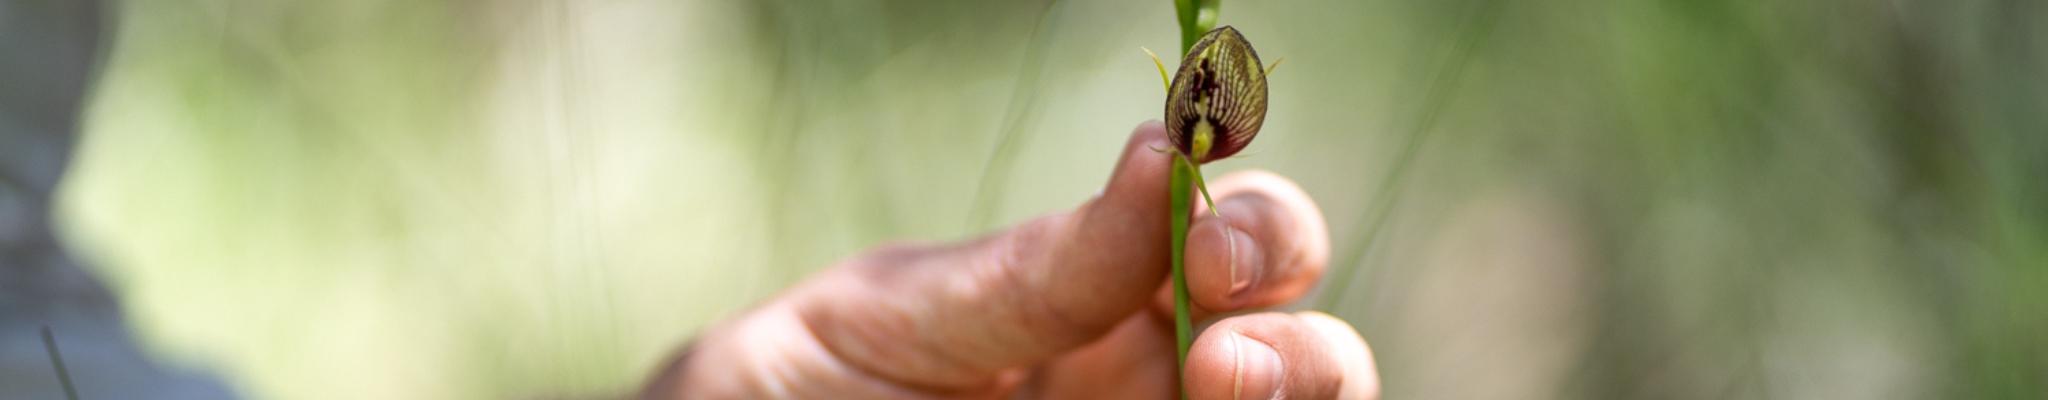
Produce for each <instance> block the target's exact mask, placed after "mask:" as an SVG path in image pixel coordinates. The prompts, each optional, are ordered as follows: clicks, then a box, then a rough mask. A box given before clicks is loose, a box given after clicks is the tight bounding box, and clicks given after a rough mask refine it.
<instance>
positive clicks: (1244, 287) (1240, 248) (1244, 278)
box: [1223, 227, 1266, 299]
mask: <svg viewBox="0 0 2048 400" xmlns="http://www.w3.org/2000/svg"><path fill="white" fill-rule="evenodd" d="M1223 237H1224V239H1225V241H1226V242H1227V243H1229V245H1230V298H1232V299H1237V298H1238V297H1240V296H1242V295H1244V294H1245V293H1250V292H1251V291H1252V290H1251V289H1252V288H1253V287H1256V286H1258V285H1259V278H1260V275H1264V274H1265V270H1266V269H1265V268H1264V267H1263V266H1261V265H1259V264H1260V263H1261V262H1262V260H1263V259H1264V256H1263V255H1262V254H1261V253H1260V251H1259V246H1258V245H1256V244H1254V243H1256V242H1253V241H1252V235H1251V234H1249V233H1245V232H1244V231H1242V230H1238V229H1237V227H1228V228H1225V230H1224V233H1223Z"/></svg>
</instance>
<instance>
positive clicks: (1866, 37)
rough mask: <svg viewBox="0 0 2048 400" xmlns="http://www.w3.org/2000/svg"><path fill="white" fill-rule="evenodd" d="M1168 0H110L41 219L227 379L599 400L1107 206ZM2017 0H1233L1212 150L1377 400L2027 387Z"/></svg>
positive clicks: (151, 326)
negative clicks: (1225, 135) (819, 279)
mask: <svg viewBox="0 0 2048 400" xmlns="http://www.w3.org/2000/svg"><path fill="white" fill-rule="evenodd" d="M37 3H50V2H47V1H36V0H28V1H26V2H25V3H19V4H28V6H22V7H17V8H18V9H31V8H33V7H34V4H37ZM1172 13H1173V11H1172V7H1171V4H1170V2H1168V1H1165V0H1157V1H1099V2H1083V1H1001V2H997V1H931V0H881V1H868V0H848V1H778V0H765V1H733V0H728V1H681V2H676V1H655V0H605V1H541V0H535V1H516V2H498V1H475V0H445V1H417V0H363V1H347V2H325V1H297V2H285V1H270V0H192V1H177V2H166V1H126V2H114V3H109V4H107V5H106V7H105V10H103V12H102V14H101V15H103V16H105V17H106V19H105V21H106V22H105V23H104V26H103V27H104V32H105V33H104V34H102V35H100V38H101V40H100V41H99V43H100V44H101V45H102V46H103V48H102V49H101V50H100V53H99V54H101V55H102V58H101V59H100V61H99V63H98V65H99V66H98V68H99V69H98V72H97V76H96V77H95V78H94V81H93V82H92V84H91V86H90V89H89V91H88V92H87V96H86V99H85V100H84V101H85V103H84V108H83V113H84V114H83V115H84V117H83V119H82V122H81V123H82V128H81V132H80V133H79V135H80V136H78V137H77V138H76V142H77V145H76V146H75V149H74V151H75V153H74V154H73V158H72V159H71V161H70V163H69V170H68V172H66V174H67V175H66V176H65V178H64V179H65V180H64V181H63V182H62V184H61V186H59V187H58V189H57V191H56V193H55V196H56V197H55V198H56V203H55V204H56V205H55V209H54V210H55V211H54V212H55V213H56V215H57V217H56V224H55V226H56V229H57V230H58V232H59V233H60V234H61V236H62V238H63V239H64V240H65V242H66V243H67V245H68V247H69V248H71V249H72V250H73V252H74V254H76V255H77V256H78V258H80V259H82V260H84V264H86V265H88V266H89V268H90V270H92V271H93V272H94V274H95V275H97V276H98V277H99V278H100V279H103V280H105V282H106V283H107V286H108V287H109V288H110V289H111V291H112V292H113V293H114V294H115V296H116V297H117V298H118V300H119V305H120V306H121V307H122V308H124V309H125V310H126V314H125V317H124V318H125V321H126V322H127V324H128V325H129V328H128V329H131V330H132V331H133V332H134V335H135V337H136V341H138V342H139V343H141V344H142V347H144V348H146V349H147V352H148V353H149V354H151V355H152V356H153V357H154V358H155V359H157V360H161V361H162V362H165V363H168V364H172V365H176V366H178V367H179V368H190V369H195V370H205V371H212V373H213V374H215V375H217V376H218V379H219V380H220V381H222V382H223V383H224V384H225V385H226V386H228V387H231V388H232V389H233V391H235V392H237V393H239V394H241V395H243V396H247V397H253V398H291V399H327V398H333V399H362V398H381V399H441V398H508V397H510V398H525V397H532V396H553V395H585V394H606V393H621V392H625V391H628V390H631V389H632V388H633V387H634V385H636V384H637V383H638V382H640V381H641V380H642V379H643V378H644V377H645V376H646V374H647V373H648V372H649V371H651V369H652V368H653V367H654V366H655V365H656V363H657V362H659V361H661V359H662V358H663V357H666V356H667V355H669V353H670V352H671V351H673V350H674V349H676V348H677V347H678V346H679V345H680V344H682V343H683V342H685V341H686V340H687V339H688V338H689V337H691V335H692V334H693V332H694V331H695V330H696V329H698V328H699V327H702V326H704V325H705V324H708V323H711V322H714V321H716V320H717V319H719V318H721V317H723V316H728V315H731V314H733V313H735V312H739V311H740V310H742V309H744V308H745V307H747V306H749V305H750V304H753V303H754V302H756V301H758V300H761V299H763V298H766V297H768V296H770V295H772V294H774V293H775V292H776V291H777V290H779V289H780V288H782V287H784V286H786V285H788V284H790V283H792V282H795V281H797V280H799V279H801V278H802V277H803V276H804V275H805V274H807V273H809V272H811V271H814V270H816V269H818V268H820V267H822V266H825V265H827V264H828V263H830V262H832V261H833V260H835V259H837V258H839V257H842V256H845V255H848V254H851V253H853V252H855V251H857V250H859V249H861V248H864V247H867V246H871V245H874V244H877V243H880V242H883V241H889V240H898V239H912V240H949V239H958V238H965V237H969V236H972V235H976V234H978V233H980V232H986V231H988V230H991V229H996V228H999V227H1001V226H1003V225H1006V224H1008V223H1010V222H1013V221H1017V220H1020V219H1023V218H1026V217H1029V216H1031V215H1036V214H1040V213H1046V212H1052V211H1055V210H1059V209H1061V208H1063V207H1068V206H1071V205H1073V204H1075V203H1078V202H1080V201H1082V200H1084V199H1086V198H1087V197H1088V196H1090V195H1091V194H1092V193H1095V191H1096V190H1097V189H1098V187H1099V185H1101V183H1102V182H1103V180H1104V179H1105V177H1106V174H1107V171H1108V169H1109V167H1110V165H1111V163H1112V162H1113V161H1114V158H1115V156H1116V153H1117V149H1118V148H1119V146H1120V145H1121V143H1122V142H1123V139H1124V138H1125V136H1126V135H1127V134H1128V132H1129V131H1130V129H1131V128H1132V127H1133V126H1135V125H1137V124H1138V123H1139V122H1141V121H1144V120H1147V119H1155V118H1159V117H1160V114H1161V102H1162V101H1163V90H1162V88H1160V87H1159V83H1158V82H1159V81H1158V77H1157V75H1156V74H1157V72H1155V71H1154V69H1153V67H1152V65H1151V64H1150V61H1149V60H1148V59H1147V58H1146V57H1145V56H1144V54H1143V53H1142V52H1140V51H1139V50H1138V48H1139V47H1140V46H1144V47H1149V48H1151V49H1154V50H1157V51H1161V52H1162V53H1172V52H1173V50H1174V49H1176V48H1178V36H1177V35H1178V31H1177V29H1178V28H1177V27H1176V26H1175V25H1174V19H1173V14H1172ZM2043 21H2048V3H2044V2H2041V1H2037V0H1962V1H1945V2H1912V1H1856V0H1804V1H1727V2H1697V1H1676V0H1674V1H1605V0H1556V1H1544V2H1528V1H1501V0H1450V1H1336V0H1332V1H1319V0H1291V1H1236V0H1233V1H1229V2H1226V3H1225V4H1224V5H1223V12H1222V18H1221V22H1222V23H1223V24H1228V25H1234V26H1236V27H1237V28H1238V29H1239V30H1241V31H1243V32H1244V34H1245V35H1246V36H1247V37H1248V38H1249V39H1250V40H1251V41H1252V42H1253V43H1255V44H1257V46H1258V49H1259V52H1260V54H1261V55H1262V56H1264V57H1266V58H1268V59H1269V60H1270V59H1273V58H1280V57H1285V58H1286V60H1287V62H1286V65H1285V66H1284V67H1282V68H1280V70H1279V71H1278V72H1276V73H1275V75H1273V77H1272V80H1271V104H1272V109H1271V113H1270V115H1269V116H1268V122H1267V124H1266V127H1265V129H1264V131H1263V132H1264V133H1263V134H1262V135H1261V137H1260V139H1259V140H1258V142H1257V143H1256V144H1254V145H1253V146H1251V147H1250V148H1249V149H1248V150H1247V151H1246V154H1245V155H1243V156H1240V157H1237V158H1233V159H1231V160H1227V161H1223V162H1220V163H1217V164H1214V165H1212V166H1211V167H1210V171H1209V172H1208V174H1209V175H1210V176H1212V177H1213V176H1221V175H1223V174H1225V173H1227V171H1231V170H1240V169H1251V168H1259V169H1268V170H1272V171H1276V172H1278V173H1281V174H1283V175H1286V176H1289V177H1291V178H1293V179H1296V180H1297V181H1298V182H1299V183H1300V184H1301V185H1302V186H1303V187H1304V188H1306V190H1307V191H1308V192H1309V193H1310V194H1311V195H1313V196H1314V197H1315V198H1316V199H1317V201H1318V202H1319V204H1320V205H1321V206H1322V208H1323V211H1324V212H1325V214H1326V216H1327V217H1328V219H1329V222H1330V226H1331V229H1332V232H1331V234H1332V236H1333V238H1332V239H1333V243H1334V244H1335V246H1334V247H1335V250H1334V252H1335V254H1334V257H1333V264H1332V265H1331V269H1332V271H1333V272H1332V274H1331V275H1330V278H1331V280H1330V281H1328V282H1326V283H1325V285H1324V287H1323V288H1321V289H1320V290H1319V291H1318V293H1317V295H1316V297H1315V298H1314V299H1312V300H1310V301H1306V302H1304V304H1302V305H1299V306H1297V307H1300V308H1314V307H1323V308H1326V309H1327V310H1328V311H1330V312H1332V313H1335V314H1337V315H1339V316H1341V317H1344V318H1346V319H1348V320H1350V321H1351V322H1352V323H1353V324H1354V325H1355V326H1357V327H1358V328H1359V329H1360V331H1361V332H1362V333H1363V334H1364V335H1365V337H1366V338H1367V339H1368V341H1370V342H1371V343H1372V345H1373V347H1374V349H1375V351H1376V352H1377V354H1378V357H1379V365H1380V371H1381V373H1382V374H1383V379H1384V380H1385V387H1386V394H1387V397H1388V398H1402V399H1405V398H1432V399H1433V398H1671V399H1688V398H1800V399H1806V398H1853V399H1881V398H2040V396H2048V212H2044V206H2048V79H2044V78H2043V77H2042V73H2043V71H2048V24H2044V23H2043ZM32 54H34V53H33V52H31V51H21V50H18V49H17V50H16V51H13V52H10V53H6V54H0V56H4V57H31V56H32ZM1169 61H1170V60H1169ZM1169 66H1170V65H1169ZM8 79H9V80H10V81H14V80H15V79H16V78H14V77H9V78H8ZM16 153H18V152H6V153H4V154H5V155H6V156H7V157H20V156H22V155H20V154H16ZM1340 271H1341V272H1340Z"/></svg>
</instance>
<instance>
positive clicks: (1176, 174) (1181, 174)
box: [1167, 152, 1200, 368]
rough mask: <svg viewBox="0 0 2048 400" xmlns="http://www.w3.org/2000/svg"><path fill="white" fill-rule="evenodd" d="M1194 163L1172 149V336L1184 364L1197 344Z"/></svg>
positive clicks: (1170, 201)
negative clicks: (1192, 273) (1191, 264)
mask: <svg viewBox="0 0 2048 400" xmlns="http://www.w3.org/2000/svg"><path fill="white" fill-rule="evenodd" d="M1195 168H1200V167H1197V166H1195V163H1193V162H1191V161H1190V160H1188V158H1187V156H1186V155H1182V154H1180V152H1174V153H1173V178H1172V180H1170V181H1169V183H1168V185H1167V186H1168V189H1167V191H1168V193H1167V196H1169V198H1170V199H1171V200H1169V203H1171V204H1172V207H1171V208H1172V212H1173V214H1172V219H1173V256H1172V257H1171V258H1172V259H1173V339H1174V343H1175V344H1176V346H1175V347H1174V349H1176V350H1178V351H1177V353H1176V354H1178V355H1179V356H1180V358H1178V360H1179V364H1178V365H1180V366H1181V367H1182V368H1185V367H1187V363H1188V348H1190V347H1193V346H1194V344H1195V324H1194V320H1193V317H1192V316H1191V314H1190V313H1189V312H1188V311H1189V310H1188V272H1187V258H1188V257H1187V250H1188V217H1189V216H1190V215H1192V214H1194V210H1193V208H1194V199H1193V197H1194V196H1193V193H1190V192H1189V189H1190V188H1189V186H1190V185H1189V183H1190V182H1192V181H1194V180H1195V179H1196V178H1195V174H1197V173H1199V172H1198V171H1196V170H1195Z"/></svg>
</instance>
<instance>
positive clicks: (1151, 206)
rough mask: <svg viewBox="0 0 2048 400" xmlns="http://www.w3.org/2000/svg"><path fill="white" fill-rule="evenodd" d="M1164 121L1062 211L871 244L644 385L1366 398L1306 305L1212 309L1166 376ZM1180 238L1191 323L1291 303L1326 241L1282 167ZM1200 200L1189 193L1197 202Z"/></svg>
mask: <svg viewBox="0 0 2048 400" xmlns="http://www.w3.org/2000/svg"><path fill="white" fill-rule="evenodd" d="M1168 148H1171V147H1170V145H1169V144H1168V143H1167V140H1166V131H1165V128H1164V126H1162V125H1161V124H1159V123H1158V122H1147V123H1145V124H1142V125H1139V127H1138V129H1137V131H1136V132H1134V133H1133V134H1132V135H1131V139H1130V141H1129V142H1128V143H1127V144H1126V145H1125V146H1124V149H1123V159H1122V160H1121V161H1119V162H1118V163H1117V167H1116V170H1115V172H1113V173H1112V175H1111V178H1110V182H1109V186H1108V188H1107V189H1105V190H1104V191H1103V192H1102V194H1101V195H1098V196H1096V198H1094V199H1091V200H1089V201H1088V202H1087V203H1084V204H1082V205H1081V206H1080V207H1078V208H1076V209H1075V210H1073V211H1071V212H1066V213H1060V214H1056V215H1050V216H1045V217H1039V218H1037V219H1034V220H1031V221H1029V222H1025V223H1023V224H1020V225H1018V226H1016V227H1013V228H1011V229H1009V230H1007V231H1003V232H998V233H994V234H991V235H989V236H986V237H983V238H980V239H975V240H971V241H967V242H963V243H949V244H896V245H887V246H881V247H879V248H876V249H873V250H870V251H868V252H867V253H865V254H862V255H858V256H855V257H853V258H850V259H848V260H845V261H842V262H841V263H840V264H839V265H837V266H834V267H832V268H830V269H828V270H826V271H823V272H821V273H819V274H817V275H816V276H813V277H811V278H809V279H808V280H807V281H805V282H804V283H802V284H799V285H797V286H796V287H793V288H791V289H789V290H788V291H786V292H784V293H782V294H780V295H778V296H777V297H776V298H774V299H771V300H769V301H768V302H767V303H764V304H762V305H760V306H758V307H757V308H755V309H753V310H749V311H748V312H746V313H745V314H743V315H740V316H738V317H736V318H734V319H731V320H728V321H725V322H722V323H720V324H718V325H716V326H714V327H712V328H710V329H709V330H707V331H705V332H704V333H703V334H702V335H700V337H699V338H698V339H697V342H696V343H695V344H694V345H693V346H692V347H691V348H690V349H688V350H685V351H684V353H683V355H681V356H680V357H679V358H678V359H677V360H676V361H674V362H672V363H670V365H668V366H667V367H666V368H664V370H663V371H661V372H660V373H659V374H658V375H657V376H656V377H655V378H654V380H653V382H651V383H650V384H649V385H648V386H647V388H645V391H644V392H643V393H642V395H643V397H645V398H904V399H908V398H991V397H1026V398H1058V399H1070V398H1117V399H1124V398H1173V397H1175V396H1176V395H1177V394H1178V393H1180V392H1179V390H1180V389H1181V388H1180V387H1178V386H1179V385H1177V384H1176V382H1177V381H1181V382H1185V384H1186V387H1185V389H1186V390H1187V394H1188V396H1187V397H1188V398H1191V399H1238V398H1280V397H1285V398H1312V399H1316V398H1345V399H1369V398H1377V397H1379V377H1378V372H1377V371H1376V369H1375V367H1374V365H1373V360H1372V352H1371V350H1370V349H1369V348H1368V347H1367V346H1366V344H1365V341H1364V339H1362V338H1360V337H1359V335H1358V333H1357V332H1356V331H1354V330H1352V328H1351V327H1350V325H1348V324H1346V323H1344V322H1343V321H1342V320H1338V319H1336V318H1334V317H1331V316H1329V315H1326V314H1322V313H1317V312H1300V313H1292V314H1289V313H1278V312H1263V313H1254V314H1244V315H1237V316H1230V317H1226V318H1223V319H1222V320H1220V321H1216V322H1215V323H1214V324H1213V325H1210V326H1209V327H1208V328H1207V329H1205V330H1203V331H1202V332H1201V334H1200V335H1199V336H1197V337H1196V339H1195V343H1194V348H1193V349H1191V350H1189V352H1188V360H1187V369H1186V371H1185V372H1184V373H1183V374H1184V376H1183V377H1184V378H1185V379H1178V380H1177V379H1176V378H1177V377H1176V376H1175V373H1176V371H1175V365H1174V364H1175V354H1174V339H1173V329H1172V326H1171V324H1172V321H1171V318H1172V314H1173V311H1172V310H1173V307H1172V301H1171V294H1172V292H1171V290H1170V285H1168V282H1167V272H1168V260H1167V254H1166V253H1167V244H1168V241H1167V235H1168V229H1167V228H1168V227H1167V217H1168V215H1167V213H1168V211H1167V200H1168V198H1167V196H1166V195H1165V194H1166V192H1167V190H1166V186H1167V172H1168V168H1169V167H1170V165H1169V162H1170V161H1169V160H1170V157H1171V156H1170V155H1168V154H1165V153H1162V152H1160V151H1158V150H1156V149H1168ZM1210 189H1211V193H1212V194H1213V195H1215V196H1216V199H1217V205H1216V208H1217V211H1218V212H1219V213H1220V214H1221V216H1220V217H1218V216H1215V215H1211V214H1210V213H1209V212H1208V211H1207V210H1206V209H1201V208H1199V206H1198V209H1197V210H1196V216H1195V221H1194V222H1193V223H1192V225H1191V228H1190V229H1189V233H1188V236H1189V237H1188V250H1187V251H1188V254H1187V268H1188V275H1187V276H1188V286H1189V290H1190V296H1191V297H1192V301H1193V306H1194V309H1195V318H1196V319H1197V320H1198V321H1200V320H1205V319H1208V318H1210V317H1214V316H1219V315H1223V314H1226V313H1232V312H1237V311H1245V310H1254V309H1258V308H1263V307H1270V306H1274V305H1279V304H1282V303H1286V302H1290V301H1293V300H1295V299H1298V298H1300V297H1301V296H1302V295H1304V294H1306V293H1307V292H1308V290H1309V289H1310V288H1312V287H1313V286H1315V282H1316V280H1318V279H1320V278H1321V277H1322V273H1323V267H1324V263H1325V261H1326V260H1327V259H1328V254H1329V237H1328V232H1327V229H1326V228H1325V226H1324V223H1323V218H1322V214H1321V212H1320V211H1318V210H1317V209H1316V206H1315V204H1314V203H1313V202H1312V201H1310V200H1309V198H1308V195H1307V194H1306V193H1303V192H1302V191H1301V189H1300V188H1299V187H1296V186H1295V185H1294V184H1293V183H1292V182H1290V181H1288V180H1287V179H1286V178H1282V177H1280V176H1278V175H1273V174H1270V173H1263V172H1246V173H1238V174H1232V175H1229V176H1225V177H1223V178H1222V179H1218V180H1216V181H1214V182H1211V184H1210ZM1197 204H1200V202H1197Z"/></svg>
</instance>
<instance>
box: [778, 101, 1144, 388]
mask: <svg viewBox="0 0 2048 400" xmlns="http://www.w3.org/2000/svg"><path fill="white" fill-rule="evenodd" d="M1169 146H1170V145H1169V144H1168V142H1167V140H1166V128H1165V127H1164V126H1162V125H1161V124H1159V123H1158V122H1156V121H1154V122H1147V123H1145V124H1142V125H1139V126H1138V128H1137V130H1136V131H1135V132H1133V133H1132V135H1131V138H1130V140H1129V141H1128V142H1127V144H1126V145H1125V146H1124V149H1123V157H1122V159H1121V160H1120V161H1119V162H1118V163H1117V166H1116V170H1115V172H1113V173H1112V174H1111V178H1110V181H1109V185H1108V187H1107V189H1104V190H1103V193H1102V194H1101V195H1100V196H1098V197H1097V198H1095V199H1092V200H1090V201H1088V202H1087V203H1085V204H1083V205H1082V206H1081V207H1079V208H1078V209H1076V210H1074V211H1073V212H1071V213H1064V214H1059V215H1052V216H1047V217H1042V218H1039V219H1036V220H1033V221H1031V222H1027V223H1025V224H1022V225H1019V226H1017V227H1015V228H1013V229H1011V230H1008V231H1005V232H1000V233H997V234H994V235H991V236H989V237H985V238H982V239H979V240H975V241H971V242H968V243H962V244H954V245H945V246H937V247H930V246H894V247H886V248H883V249H880V250H876V251H873V252H871V253H869V254H867V255H863V256H860V257H856V258H854V259H853V260H850V261H847V262H846V263H845V264H843V265H841V266H839V267H838V268H834V269H833V270H832V271H831V272H828V273H827V274H826V275H824V276H820V277H818V278H817V279H814V280H812V281H811V282H809V283H807V284H806V285H805V287H803V288H799V289H798V291H797V294H796V296H798V297H797V298H796V299H793V300H794V301H793V305H794V306H795V309H796V311H797V312H798V314H799V315H800V316H801V320H802V321H803V322H804V323H805V324H806V326H807V327H809V328H810V329H811V330H812V332H813V334H814V335H816V337H817V339H818V340H819V342H820V343H821V344H822V345H823V347H824V348H825V349H827V350H828V352H829V353H830V354H832V355H834V356H835V357H837V358H839V359H840V361H843V362H844V363H846V364H847V365H849V366H852V367H854V368H856V369H858V370H861V371H863V372H866V373H868V374H871V375H874V376H876V377H879V378H884V379H887V380H891V381H894V382H900V383H906V384H909V385H912V386H916V387H925V388H945V389H968V388H975V387H983V386H986V385H990V384H993V383H994V382H996V381H997V380H998V379H997V378H998V377H999V376H1001V375H1002V373H1003V372H1004V371H1006V370H1009V369H1011V368H1014V367H1018V366H1023V365H1028V364H1032V363H1035V362H1038V361H1042V360H1045V359H1047V358H1050V357H1051V356H1053V355H1056V354H1059V353H1061V352H1064V351H1067V350H1070V349H1073V348H1075V347H1078V346H1080V345H1082V344H1085V343H1087V342H1089V341H1092V340H1094V339H1095V338H1096V337H1099V336H1101V335H1103V334H1104V333H1107V332H1108V331H1109V329H1111V328H1113V327H1114V326H1115V325H1116V324H1117V323H1118V322H1119V321H1121V320H1123V319H1125V318H1127V317H1129V316H1130V315H1131V314H1133V313H1135V312H1138V311H1139V310H1140V309H1142V308H1143V307H1145V306H1146V305H1147V304H1149V303H1148V302H1149V300H1150V299H1151V295H1152V293H1153V292H1154V291H1156V290H1157V289H1158V287H1159V285H1160V282H1162V281H1163V280H1164V279H1165V277H1166V274H1167V269H1168V265H1167V264H1168V259H1167V254H1166V252H1167V233H1168V232H1167V231H1168V226H1167V222H1168V221H1167V212H1168V211H1167V206H1168V205H1167V194H1166V193H1167V190H1166V186H1167V182H1166V180H1167V175H1166V174H1167V168H1168V167H1169V164H1168V163H1169V162H1170V161H1171V160H1170V155H1168V154H1165V153H1162V152H1160V151H1158V150H1156V149H1166V148H1170V147H1169Z"/></svg>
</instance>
